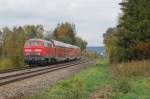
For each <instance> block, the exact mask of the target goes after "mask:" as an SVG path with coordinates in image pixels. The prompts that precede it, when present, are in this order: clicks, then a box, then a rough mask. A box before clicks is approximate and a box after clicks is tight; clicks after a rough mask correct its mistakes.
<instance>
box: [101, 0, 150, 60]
mask: <svg viewBox="0 0 150 99" xmlns="http://www.w3.org/2000/svg"><path fill="white" fill-rule="evenodd" d="M120 5H121V6H122V16H121V17H120V18H119V24H118V26H117V27H115V30H116V31H113V30H112V29H108V31H107V32H106V34H105V35H104V43H105V45H106V48H107V51H108V54H109V58H110V59H111V60H112V61H117V62H123V61H131V60H142V59H149V58H150V54H149V53H150V43H149V42H150V10H149V8H150V1H149V0H123V1H122V2H121V3H120ZM112 49H113V50H112Z"/></svg>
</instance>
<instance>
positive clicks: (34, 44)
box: [25, 41, 42, 46]
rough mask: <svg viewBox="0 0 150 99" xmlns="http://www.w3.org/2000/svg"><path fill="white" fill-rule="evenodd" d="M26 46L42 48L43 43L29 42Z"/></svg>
mask: <svg viewBox="0 0 150 99" xmlns="http://www.w3.org/2000/svg"><path fill="white" fill-rule="evenodd" d="M25 45H26V46H42V42H40V41H27V42H26V43H25Z"/></svg>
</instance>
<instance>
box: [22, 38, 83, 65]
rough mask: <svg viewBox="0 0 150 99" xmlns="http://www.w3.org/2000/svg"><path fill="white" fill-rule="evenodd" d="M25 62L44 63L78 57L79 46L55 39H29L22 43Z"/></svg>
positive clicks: (30, 63)
mask: <svg viewBox="0 0 150 99" xmlns="http://www.w3.org/2000/svg"><path fill="white" fill-rule="evenodd" d="M24 56H25V63H27V64H29V65H32V64H45V63H54V62H59V61H69V60H74V59H79V58H80V48H79V47H77V46H74V45H70V44H66V43H63V42H60V41H56V40H50V41H48V40H43V39H29V40H27V41H26V43H25V45H24Z"/></svg>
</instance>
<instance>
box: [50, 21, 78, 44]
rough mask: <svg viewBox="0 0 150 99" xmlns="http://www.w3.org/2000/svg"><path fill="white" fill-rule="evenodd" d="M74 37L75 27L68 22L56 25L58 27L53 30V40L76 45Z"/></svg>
mask: <svg viewBox="0 0 150 99" xmlns="http://www.w3.org/2000/svg"><path fill="white" fill-rule="evenodd" d="M75 36H76V30H75V25H74V24H70V23H68V22H66V23H61V24H58V26H57V27H56V28H55V30H54V32H53V37H54V39H56V40H59V41H62V42H65V43H69V44H75V43H76V38H75Z"/></svg>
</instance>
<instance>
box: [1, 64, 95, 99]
mask: <svg viewBox="0 0 150 99" xmlns="http://www.w3.org/2000/svg"><path fill="white" fill-rule="evenodd" d="M91 64H95V62H94V61H91V62H88V63H86V64H80V65H76V66H73V67H68V68H65V69H61V70H57V71H53V72H50V73H47V74H43V75H39V76H36V77H32V78H28V79H24V80H21V81H17V82H14V83H10V84H7V85H4V86H0V99H13V98H11V97H14V96H20V95H33V94H35V93H38V92H40V90H42V89H44V88H46V87H48V86H50V85H53V84H56V83H57V82H58V81H60V80H63V79H65V78H68V77H69V76H72V75H74V74H75V73H78V72H79V71H81V70H82V69H85V68H87V67H88V66H90V65H91Z"/></svg>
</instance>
